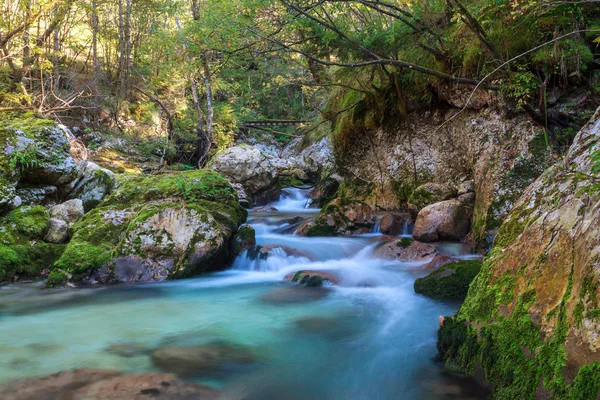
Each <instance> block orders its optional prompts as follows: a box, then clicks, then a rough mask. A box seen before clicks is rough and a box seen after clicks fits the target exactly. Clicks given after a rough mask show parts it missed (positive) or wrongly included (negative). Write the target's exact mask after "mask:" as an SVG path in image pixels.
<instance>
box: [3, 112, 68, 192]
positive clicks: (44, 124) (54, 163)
mask: <svg viewBox="0 0 600 400" xmlns="http://www.w3.org/2000/svg"><path fill="white" fill-rule="evenodd" d="M0 153H1V154H2V155H3V157H2V159H3V160H2V161H0V169H2V170H3V171H6V172H8V174H7V176H9V181H10V182H12V183H14V184H16V183H17V182H18V183H20V184H44V185H53V186H56V187H57V188H58V190H59V192H60V193H61V194H65V195H66V194H68V192H70V191H71V189H72V188H73V185H74V183H75V182H76V181H77V179H78V177H79V168H78V166H77V164H76V163H75V160H74V159H73V157H72V156H71V153H70V144H69V140H68V139H67V137H66V136H65V134H64V132H63V131H62V130H61V129H60V128H59V127H58V126H56V124H55V123H54V122H53V121H50V120H46V119H41V118H38V117H37V116H35V115H34V114H28V113H26V114H10V113H9V114H6V115H4V116H3V117H2V118H0Z"/></svg>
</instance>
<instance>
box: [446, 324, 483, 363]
mask: <svg viewBox="0 0 600 400" xmlns="http://www.w3.org/2000/svg"><path fill="white" fill-rule="evenodd" d="M437 350H438V352H439V354H440V355H441V357H442V361H444V363H445V364H446V366H447V367H448V368H449V369H451V370H453V371H457V372H460V373H473V370H474V367H475V362H476V360H477V356H478V355H479V343H478V341H477V331H476V330H475V329H473V328H472V327H471V326H469V325H468V324H467V323H466V322H465V321H464V320H462V319H457V318H454V317H445V318H444V325H443V326H442V327H440V329H439V330H438V340H437Z"/></svg>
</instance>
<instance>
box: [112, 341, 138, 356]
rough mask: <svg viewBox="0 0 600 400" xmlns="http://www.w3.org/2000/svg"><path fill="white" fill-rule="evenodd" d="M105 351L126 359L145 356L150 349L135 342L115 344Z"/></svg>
mask: <svg viewBox="0 0 600 400" xmlns="http://www.w3.org/2000/svg"><path fill="white" fill-rule="evenodd" d="M105 350H106V352H107V353H110V354H114V355H117V356H120V357H125V358H129V357H136V356H141V355H145V354H146V353H147V352H148V349H146V348H145V347H144V346H142V345H140V344H139V343H135V342H122V343H113V344H111V345H109V346H108V347H106V349H105Z"/></svg>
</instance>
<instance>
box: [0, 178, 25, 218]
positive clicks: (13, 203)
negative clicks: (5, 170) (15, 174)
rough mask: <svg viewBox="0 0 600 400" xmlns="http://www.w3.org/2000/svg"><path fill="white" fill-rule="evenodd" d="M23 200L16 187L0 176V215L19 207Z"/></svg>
mask: <svg viewBox="0 0 600 400" xmlns="http://www.w3.org/2000/svg"><path fill="white" fill-rule="evenodd" d="M21 204H22V199H21V198H20V197H19V196H18V195H17V191H16V189H15V187H14V186H13V185H12V184H11V183H10V182H8V181H7V180H6V179H4V177H2V176H0V215H1V214H3V213H5V212H7V211H10V210H13V209H15V208H17V207H19V206H20V205H21Z"/></svg>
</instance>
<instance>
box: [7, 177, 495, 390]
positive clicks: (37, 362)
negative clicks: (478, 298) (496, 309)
mask: <svg viewBox="0 0 600 400" xmlns="http://www.w3.org/2000/svg"><path fill="white" fill-rule="evenodd" d="M306 205H307V200H306V193H305V192H303V191H301V190H297V189H291V190H288V192H287V195H285V196H284V197H283V198H282V199H281V200H280V201H278V202H275V203H273V204H272V205H271V206H274V207H276V208H277V210H278V211H277V212H251V213H250V216H249V220H248V222H249V223H250V224H251V225H252V226H253V227H254V228H255V229H256V232H257V243H258V244H259V245H262V246H267V245H276V246H270V247H272V248H273V250H271V252H270V255H269V257H267V259H266V260H263V259H260V258H259V259H258V260H256V259H254V260H253V259H250V258H248V257H247V255H246V253H243V254H242V255H240V256H239V257H238V258H237V259H236V260H235V262H234V264H233V266H232V267H231V268H230V269H228V270H226V271H223V272H218V273H212V274H208V275H204V276H201V277H198V278H194V279H186V280H179V281H168V282H161V283H152V284H140V285H125V286H114V287H100V288H82V289H52V290H40V284H22V285H9V286H4V287H1V288H0V354H2V357H1V358H0V382H4V381H8V380H11V379H14V378H19V377H26V376H36V375H47V374H51V373H55V372H58V371H61V370H67V369H74V368H80V367H88V368H90V367H93V368H108V369H117V370H120V371H124V372H126V373H129V372H132V373H133V372H144V371H156V370H157V369H156V367H155V366H154V365H153V363H152V360H151V358H150V357H149V355H148V352H145V351H139V352H136V351H133V352H132V353H131V354H126V355H127V357H124V356H123V354H118V353H119V352H114V351H107V350H110V349H114V348H119V346H121V347H124V348H128V346H129V347H131V348H133V349H156V348H160V347H162V346H165V345H175V346H189V345H196V344H202V343H214V342H216V341H219V342H227V343H235V344H237V345H243V346H249V347H251V348H253V349H257V350H258V351H259V353H260V355H261V361H260V363H259V364H258V365H257V366H254V367H253V368H248V369H243V370H239V371H235V373H229V374H222V375H218V376H210V377H196V378H195V379H196V381H198V382H200V383H204V384H208V385H210V386H213V387H217V388H224V389H226V390H227V391H228V392H230V393H234V394H236V396H237V397H238V398H240V397H241V398H245V399H290V400H293V399H477V398H482V396H483V394H482V392H481V391H480V389H479V388H477V387H476V386H475V385H473V384H472V382H471V381H470V380H468V379H466V378H461V377H456V376H452V375H450V374H448V373H447V372H445V371H444V370H443V368H442V367H441V365H440V364H439V363H438V362H436V361H435V356H436V348H435V341H436V332H437V328H438V325H439V319H438V317H439V316H440V315H451V314H454V313H455V312H456V310H457V309H458V307H459V305H460V304H458V303H456V302H444V301H436V300H431V299H429V298H426V297H423V296H420V295H416V294H415V293H414V291H413V283H414V281H415V279H416V278H418V277H420V276H423V275H424V274H425V272H424V271H423V270H422V269H421V268H420V267H421V266H422V263H421V264H419V263H402V262H397V261H390V260H383V259H377V258H374V257H373V255H372V251H373V248H374V247H375V246H376V245H377V243H378V237H379V236H380V234H379V233H377V232H374V233H371V234H367V235H362V236H358V237H352V238H305V237H300V236H296V235H294V234H293V231H294V227H293V226H290V224H286V223H283V224H281V221H282V220H284V219H287V218H290V217H294V216H301V217H309V216H314V215H316V213H317V210H315V209H307V208H305V206H306ZM405 234H406V235H409V232H405ZM277 246H286V247H282V248H284V249H285V248H288V249H294V251H290V250H288V254H286V252H284V251H283V250H282V248H277ZM441 249H442V251H446V252H450V253H452V254H453V255H462V256H465V257H468V255H466V254H464V252H463V250H462V248H461V247H460V245H458V244H443V245H441ZM290 252H291V253H293V254H289V253H290ZM299 270H319V271H328V272H332V273H334V274H336V275H337V276H339V277H341V279H342V284H340V285H339V286H338V285H336V286H331V287H326V288H321V289H318V292H313V291H312V289H307V288H300V287H298V286H296V284H293V283H289V282H284V281H283V280H282V279H283V277H284V276H285V275H287V274H288V273H294V272H296V271H299ZM302 291H305V292H302ZM314 293H317V295H313V294H314ZM290 294H291V295H292V296H291V298H290V297H289V295H290ZM0 397H1V396H0Z"/></svg>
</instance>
